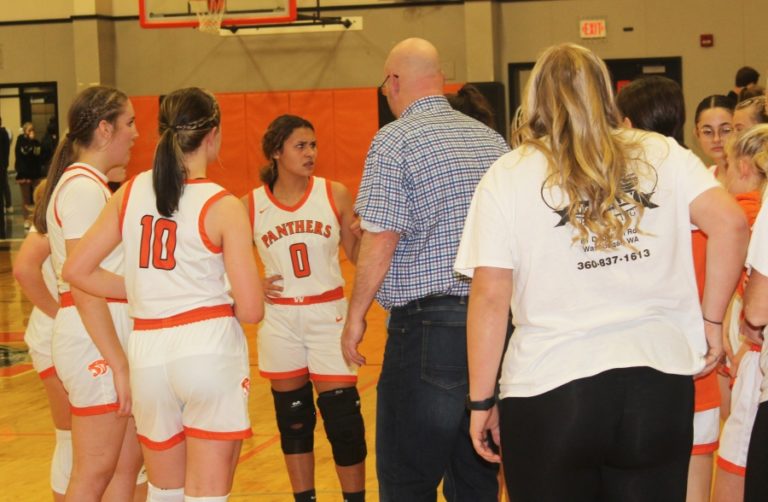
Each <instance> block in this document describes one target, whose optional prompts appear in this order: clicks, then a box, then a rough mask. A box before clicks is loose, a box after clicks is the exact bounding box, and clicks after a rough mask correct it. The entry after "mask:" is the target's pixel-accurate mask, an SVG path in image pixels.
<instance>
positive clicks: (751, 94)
mask: <svg viewBox="0 0 768 502" xmlns="http://www.w3.org/2000/svg"><path fill="white" fill-rule="evenodd" d="M757 96H765V87H763V86H762V85H753V86H751V87H746V88H744V89H742V90H741V92H740V93H739V103H741V102H742V101H746V100H748V99H750V98H755V97H757Z"/></svg>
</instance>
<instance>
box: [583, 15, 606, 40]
mask: <svg viewBox="0 0 768 502" xmlns="http://www.w3.org/2000/svg"><path fill="white" fill-rule="evenodd" d="M579 33H580V34H581V38H605V37H606V33H605V19H584V20H583V21H581V22H580V24H579Z"/></svg>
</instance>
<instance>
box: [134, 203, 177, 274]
mask: <svg viewBox="0 0 768 502" xmlns="http://www.w3.org/2000/svg"><path fill="white" fill-rule="evenodd" d="M154 219H155V218H154V216H152V215H151V214H147V215H144V216H142V217H141V250H140V251H139V267H141V268H149V259H150V256H151V257H152V267H154V268H157V269H160V270H172V269H173V268H174V267H175V266H176V258H175V257H174V256H173V253H174V252H175V251H176V222H175V221H173V220H169V219H166V218H158V219H157V220H156V221H154V224H153V220H154Z"/></svg>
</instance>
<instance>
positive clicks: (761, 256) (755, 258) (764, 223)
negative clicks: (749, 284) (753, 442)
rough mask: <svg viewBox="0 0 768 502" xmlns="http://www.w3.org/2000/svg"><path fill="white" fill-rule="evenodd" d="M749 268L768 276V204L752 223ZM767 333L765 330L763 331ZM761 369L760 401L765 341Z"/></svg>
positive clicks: (766, 368)
mask: <svg viewBox="0 0 768 502" xmlns="http://www.w3.org/2000/svg"><path fill="white" fill-rule="evenodd" d="M747 268H748V269H749V270H750V272H751V271H752V269H754V270H757V271H758V272H760V273H761V274H762V275H765V276H768V205H765V204H763V205H762V206H761V208H760V212H759V213H758V214H757V218H756V219H755V223H754V225H752V238H751V239H750V241H749V251H747ZM763 333H764V334H765V331H764V332H763ZM760 369H761V370H762V371H763V382H762V384H761V385H760V402H761V403H762V402H764V401H768V377H766V375H768V345H766V343H765V342H763V350H762V351H761V352H760Z"/></svg>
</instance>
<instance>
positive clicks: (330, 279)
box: [249, 176, 344, 305]
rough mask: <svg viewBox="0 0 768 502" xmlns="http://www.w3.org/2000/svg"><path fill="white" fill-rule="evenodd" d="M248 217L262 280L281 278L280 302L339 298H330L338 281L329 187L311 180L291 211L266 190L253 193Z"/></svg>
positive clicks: (337, 232) (336, 225) (337, 231)
mask: <svg viewBox="0 0 768 502" xmlns="http://www.w3.org/2000/svg"><path fill="white" fill-rule="evenodd" d="M249 214H250V217H251V223H252V224H253V239H254V242H255V243H256V248H257V249H258V251H259V256H260V257H261V261H262V262H263V263H264V267H265V276H266V277H269V276H272V275H276V274H279V275H281V276H283V280H282V286H283V292H282V297H283V299H284V300H285V299H292V300H291V301H293V303H295V304H297V305H301V304H305V303H308V302H307V298H309V297H325V296H329V297H330V296H332V297H333V298H332V299H337V297H338V298H341V297H342V296H343V295H340V294H334V293H333V292H334V291H335V292H336V293H339V292H340V288H341V287H343V286H344V279H343V277H342V276H341V267H340V266H339V242H340V240H341V224H340V217H339V212H338V210H337V209H336V206H335V205H334V202H333V195H332V193H331V182H330V181H328V180H325V179H323V178H318V177H314V176H313V177H311V178H310V179H309V184H308V185H307V190H306V192H305V193H304V196H303V197H302V198H301V200H300V201H299V202H297V203H296V204H295V205H294V206H292V207H289V206H285V205H284V204H281V203H280V202H279V201H278V200H277V199H275V196H274V195H273V194H272V192H271V191H270V189H269V187H268V186H261V187H259V188H256V189H255V190H253V191H252V192H251V194H250V198H249ZM325 301H328V300H325ZM282 303H285V302H282ZM311 303H317V302H311Z"/></svg>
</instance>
